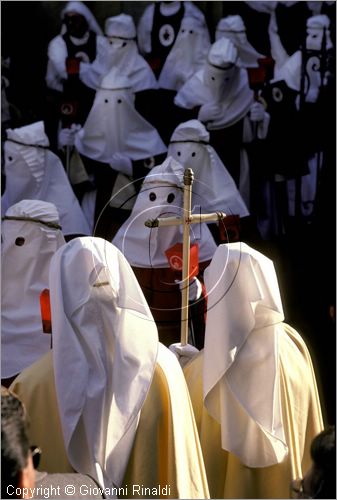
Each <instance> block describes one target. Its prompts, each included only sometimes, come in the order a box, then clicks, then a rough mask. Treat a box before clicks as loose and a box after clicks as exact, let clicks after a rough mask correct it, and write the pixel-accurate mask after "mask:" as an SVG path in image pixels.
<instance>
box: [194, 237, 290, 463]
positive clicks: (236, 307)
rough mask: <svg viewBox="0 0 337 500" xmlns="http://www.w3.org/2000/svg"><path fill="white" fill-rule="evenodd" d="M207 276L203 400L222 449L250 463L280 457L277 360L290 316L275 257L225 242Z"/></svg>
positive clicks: (281, 432)
mask: <svg viewBox="0 0 337 500" xmlns="http://www.w3.org/2000/svg"><path fill="white" fill-rule="evenodd" d="M204 276H205V285H206V290H207V295H208V312H207V324H206V333H205V348H204V370H203V394H204V404H205V406H206V408H207V410H208V412H209V413H210V415H211V416H212V417H213V418H214V419H215V420H216V421H217V422H219V423H220V425H221V444H222V448H223V449H224V450H227V451H229V452H231V453H234V454H235V455H236V456H237V457H238V458H239V459H240V461H241V462H242V463H243V464H245V465H247V466H248V467H267V466H271V465H273V464H276V463H280V462H282V460H283V459H284V458H285V456H286V455H287V453H288V449H287V445H286V441H285V435H284V429H283V424H282V414H281V409H280V386H279V367H278V335H279V332H281V333H282V326H281V325H280V323H281V322H282V321H283V319H284V316H283V309H282V302H281V297H280V292H279V288H278V283H277V277H276V273H275V269H274V266H273V263H272V261H271V260H269V259H268V258H267V257H265V256H264V255H262V254H260V253H259V252H257V251H256V250H253V249H252V248H250V247H249V246H248V245H246V244H245V243H231V244H227V245H220V246H219V247H218V248H217V251H216V253H215V255H214V257H213V259H212V262H211V264H210V266H209V267H208V268H207V269H206V270H205V275H204ZM262 388H263V389H262Z"/></svg>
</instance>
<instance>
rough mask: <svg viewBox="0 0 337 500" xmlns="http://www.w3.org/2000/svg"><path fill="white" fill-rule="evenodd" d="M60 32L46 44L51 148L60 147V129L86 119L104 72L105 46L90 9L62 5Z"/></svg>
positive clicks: (71, 3)
mask: <svg viewBox="0 0 337 500" xmlns="http://www.w3.org/2000/svg"><path fill="white" fill-rule="evenodd" d="M61 21H62V28H61V33H60V34H59V35H57V36H56V37H55V38H53V39H52V40H51V41H50V42H49V45H48V64H47V72H46V84H47V100H46V118H45V121H46V132H47V134H48V137H49V138H50V142H51V145H52V147H53V149H55V150H57V149H59V148H60V147H62V146H63V144H60V139H59V138H58V136H59V132H60V130H59V129H60V128H69V127H71V126H72V125H74V124H81V125H83V123H84V122H85V120H86V117H87V116H88V113H89V111H90V108H91V106H92V103H93V100H94V98H95V90H96V88H97V85H98V83H99V81H100V80H101V79H102V77H103V76H104V75H105V74H106V73H107V71H108V69H109V66H108V43H107V40H106V39H105V38H104V36H102V30H101V28H100V27H99V25H98V23H97V21H96V19H95V18H94V16H93V14H92V12H91V11H90V9H89V8H88V7H87V6H86V5H85V4H84V3H82V2H80V1H71V2H67V3H65V7H64V8H63V9H62V11H61Z"/></svg>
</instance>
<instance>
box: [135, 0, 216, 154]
mask: <svg viewBox="0 0 337 500" xmlns="http://www.w3.org/2000/svg"><path fill="white" fill-rule="evenodd" d="M137 40H138V46H139V50H140V52H141V54H143V56H144V57H145V59H146V60H147V61H148V63H149V64H150V66H151V68H152V70H153V72H154V73H155V75H156V78H157V79H158V84H159V89H158V90H157V96H156V100H155V104H154V105H153V106H154V107H155V109H154V110H153V115H152V117H151V118H150V117H149V121H150V122H151V123H153V124H154V125H155V127H156V128H157V129H158V131H159V133H160V135H161V137H162V138H163V140H164V142H165V144H168V142H169V140H170V137H171V135H172V132H173V130H174V129H175V128H176V126H177V125H178V124H179V123H181V122H183V121H186V120H188V119H190V118H194V116H192V115H191V114H190V113H189V112H186V110H182V108H178V107H177V106H175V104H174V97H175V95H176V92H177V90H178V88H180V87H181V85H182V84H183V83H184V81H186V79H187V78H189V77H190V76H192V74H193V73H194V72H195V71H196V70H197V69H199V67H200V64H202V62H203V60H205V58H206V56H207V49H208V48H209V45H210V36H209V32H208V27H207V24H206V20H205V16H204V14H203V13H202V11H201V10H200V9H199V8H198V7H197V6H196V5H194V4H193V2H152V3H150V4H149V5H148V6H147V7H146V8H145V10H144V13H143V15H142V16H141V18H140V20H139V23H138V27H137ZM205 51H206V52H205ZM163 116H165V120H163Z"/></svg>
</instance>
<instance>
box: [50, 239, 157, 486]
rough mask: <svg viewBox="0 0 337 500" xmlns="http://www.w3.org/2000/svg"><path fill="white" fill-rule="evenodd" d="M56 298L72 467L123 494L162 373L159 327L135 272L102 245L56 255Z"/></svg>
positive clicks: (56, 342) (56, 345)
mask: <svg viewBox="0 0 337 500" xmlns="http://www.w3.org/2000/svg"><path fill="white" fill-rule="evenodd" d="M50 297H51V309H52V317H53V359H54V371H55V383H56V392H57V398H58V405H59V410H60V419H61V423H62V429H63V434H64V440H65V446H66V450H67V455H68V458H69V461H70V463H71V464H72V466H73V467H74V468H75V470H77V471H78V472H82V473H84V474H90V475H91V476H93V477H94V478H95V479H96V480H97V481H98V482H99V484H100V485H101V486H102V487H108V488H112V487H114V486H120V485H121V482H122V480H123V477H124V473H125V468H126V466H127V463H128V459H129V455H130V452H131V448H132V444H133V440H134V435H135V432H136V429H137V424H138V419H139V412H140V410H141V408H142V405H143V403H144V400H145V397H146V395H147V392H148V390H149V387H150V384H151V380H152V375H153V371H154V368H155V363H156V357H157V349H158V334H157V328H156V325H155V323H154V320H153V318H152V315H151V312H150V310H149V308H148V305H147V303H146V300H145V298H144V295H143V293H142V291H141V289H140V287H139V285H138V282H137V280H136V278H135V276H134V273H133V271H132V269H131V268H130V265H129V264H128V262H127V261H126V259H125V258H124V256H123V255H122V254H121V253H120V252H119V250H118V249H117V248H115V247H114V246H113V245H111V243H108V242H107V241H105V240H103V239H101V238H90V237H88V238H76V239H74V240H72V241H70V242H69V243H68V244H67V245H66V246H65V247H64V248H63V250H62V251H59V252H57V253H56V254H55V256H54V258H53V260H52V263H51V267H50Z"/></svg>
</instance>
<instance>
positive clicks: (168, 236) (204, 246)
mask: <svg viewBox="0 0 337 500" xmlns="http://www.w3.org/2000/svg"><path fill="white" fill-rule="evenodd" d="M183 175H184V168H183V166H182V165H181V164H179V163H178V162H177V161H175V160H174V159H173V158H171V157H168V158H167V159H166V160H165V161H164V163H162V164H161V165H159V166H157V167H154V168H153V169H152V170H151V172H150V173H149V174H148V175H147V176H146V178H145V179H144V182H143V185H142V188H141V190H140V192H139V194H138V197H137V199H136V202H135V205H134V207H133V210H132V213H131V215H130V217H129V218H128V219H127V220H126V221H125V223H124V224H123V226H122V227H121V228H120V229H119V231H118V233H117V234H116V236H115V238H114V239H113V244H114V245H116V246H117V247H118V248H119V249H120V250H121V251H122V252H123V254H124V255H125V256H126V258H127V259H128V261H129V262H130V263H131V265H132V266H135V267H149V268H151V267H153V268H159V267H169V264H168V261H167V257H166V255H165V251H166V250H168V249H169V248H171V247H172V246H173V245H175V244H176V243H182V232H183V230H182V226H170V227H159V228H152V229H149V228H148V227H146V226H145V221H147V220H148V219H156V218H157V217H169V216H178V217H181V216H182V213H183V209H182V205H183ZM193 226H194V227H193ZM193 226H192V227H191V243H193V242H196V243H198V244H199V260H200V262H205V261H207V260H209V259H211V258H212V256H213V254H214V252H215V249H216V245H215V242H214V240H213V237H212V235H211V233H210V231H209V229H208V227H207V225H206V224H195V225H193Z"/></svg>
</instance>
